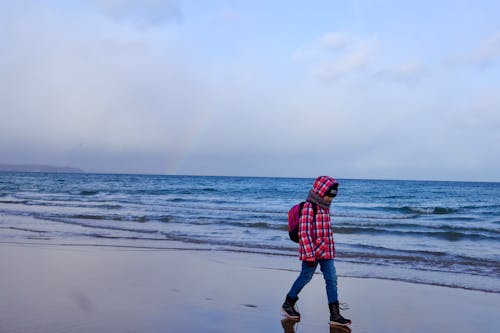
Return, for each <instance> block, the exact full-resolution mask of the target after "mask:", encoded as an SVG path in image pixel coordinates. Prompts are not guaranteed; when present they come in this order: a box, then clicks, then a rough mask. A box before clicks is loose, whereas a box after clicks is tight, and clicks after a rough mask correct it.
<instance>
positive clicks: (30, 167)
mask: <svg viewBox="0 0 500 333" xmlns="http://www.w3.org/2000/svg"><path fill="white" fill-rule="evenodd" d="M2 171H6V172H66V173H77V172H84V171H83V170H82V169H79V168H71V167H61V166H54V165H43V164H1V163H0V172H2Z"/></svg>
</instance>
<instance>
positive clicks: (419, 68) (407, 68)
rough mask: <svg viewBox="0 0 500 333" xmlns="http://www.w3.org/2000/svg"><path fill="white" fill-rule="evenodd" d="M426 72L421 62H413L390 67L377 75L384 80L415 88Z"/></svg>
mask: <svg viewBox="0 0 500 333" xmlns="http://www.w3.org/2000/svg"><path fill="white" fill-rule="evenodd" d="M424 72H425V67H424V65H423V63H422V62H421V61H420V60H413V61H409V62H405V63H401V64H396V65H392V66H389V67H387V68H385V69H382V70H380V71H379V72H378V73H376V74H375V76H376V77H378V78H381V79H383V80H388V81H393V82H398V83H403V84H407V85H409V86H413V85H415V84H417V83H418V82H419V81H420V79H421V77H422V75H423V74H424Z"/></svg>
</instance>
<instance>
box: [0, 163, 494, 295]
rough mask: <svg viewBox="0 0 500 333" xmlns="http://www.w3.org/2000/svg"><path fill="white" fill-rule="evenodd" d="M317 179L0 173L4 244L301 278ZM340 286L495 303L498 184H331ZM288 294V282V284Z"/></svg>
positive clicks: (354, 181) (352, 181) (1, 239)
mask: <svg viewBox="0 0 500 333" xmlns="http://www.w3.org/2000/svg"><path fill="white" fill-rule="evenodd" d="M312 183H313V179H299V178H252V177H206V176H153V175H121V174H120V175H118V174H85V173H74V174H73V173H10V172H4V173H0V242H3V243H20V244H57V245H66V246H71V245H79V246H80V245H85V246H119V247H129V248H134V249H141V248H148V249H165V248H172V247H176V248H177V247H182V248H191V249H197V250H203V251H230V252H241V253H257V254H259V253H261V254H262V255H265V256H270V257H273V258H275V260H274V262H275V263H276V265H277V266H279V267H278V268H281V269H295V270H297V269H298V268H299V264H298V261H296V260H292V258H295V257H297V244H295V243H293V242H292V241H290V239H289V238H288V233H287V212H288V209H289V208H290V207H291V206H293V205H294V204H296V203H298V202H300V201H303V200H305V198H306V196H307V193H308V191H309V189H310V188H311V186H312ZM339 183H340V187H339V195H338V196H337V197H336V198H335V200H334V202H333V203H332V208H331V214H332V225H333V231H334V239H335V244H336V249H337V258H336V265H337V272H338V274H339V275H340V276H350V277H359V278H365V277H367V278H380V279H390V280H401V281H408V282H414V283H424V284H431V285H440V286H447V287H452V288H464V289H471V290H478V291H484V292H493V293H500V183H488V182H437V181H400V180H357V179H339ZM287 283H288V282H287Z"/></svg>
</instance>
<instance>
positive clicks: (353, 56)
mask: <svg viewBox="0 0 500 333" xmlns="http://www.w3.org/2000/svg"><path fill="white" fill-rule="evenodd" d="M375 50H376V46H375V44H373V43H364V44H361V45H358V46H356V49H355V50H353V51H350V52H348V53H344V54H341V55H340V56H339V57H337V58H335V59H333V60H331V61H325V62H324V63H321V64H319V65H317V66H314V67H313V69H312V71H311V73H312V75H313V76H314V77H315V78H317V79H319V80H321V81H323V82H332V81H335V80H338V79H340V78H342V77H345V76H348V75H350V74H353V73H355V72H357V71H360V70H362V69H364V68H366V67H367V65H368V64H369V63H370V62H372V60H373V58H374V55H375Z"/></svg>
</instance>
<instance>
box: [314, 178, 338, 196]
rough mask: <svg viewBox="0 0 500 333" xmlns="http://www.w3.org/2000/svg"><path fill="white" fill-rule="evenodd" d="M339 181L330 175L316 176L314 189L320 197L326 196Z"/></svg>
mask: <svg viewBox="0 0 500 333" xmlns="http://www.w3.org/2000/svg"><path fill="white" fill-rule="evenodd" d="M336 183H337V181H336V180H335V179H334V178H332V177H328V176H320V177H318V178H316V180H315V181H314V184H313V191H314V192H316V193H317V194H318V195H319V196H320V197H324V196H325V194H326V193H328V190H329V189H330V188H331V187H332V186H333V184H336Z"/></svg>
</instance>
